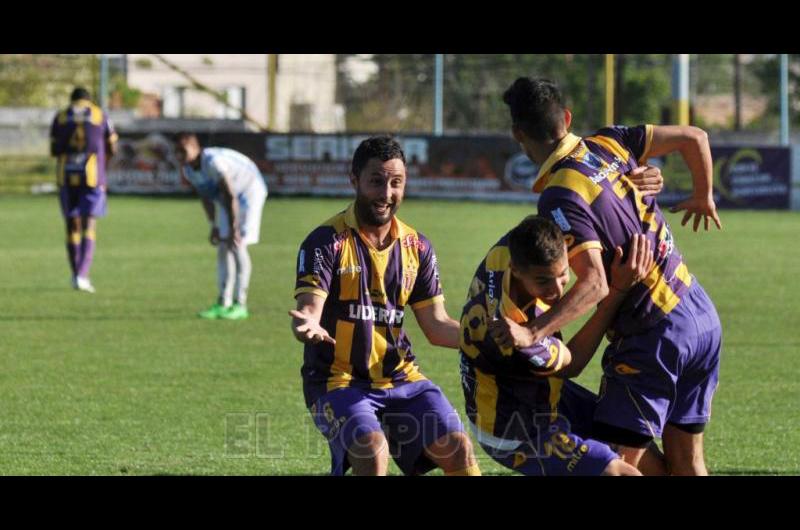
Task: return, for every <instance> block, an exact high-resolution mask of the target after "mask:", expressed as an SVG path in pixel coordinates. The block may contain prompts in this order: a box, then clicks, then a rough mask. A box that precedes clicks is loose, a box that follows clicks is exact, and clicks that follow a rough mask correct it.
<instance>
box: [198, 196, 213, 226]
mask: <svg viewBox="0 0 800 530" xmlns="http://www.w3.org/2000/svg"><path fill="white" fill-rule="evenodd" d="M201 202H202V204H203V210H204V211H205V212H206V218H207V219H208V222H209V223H213V222H214V203H213V202H211V201H210V200H208V199H206V198H205V197H203V200H202V201H201Z"/></svg>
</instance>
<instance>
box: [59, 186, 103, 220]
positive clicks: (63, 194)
mask: <svg viewBox="0 0 800 530" xmlns="http://www.w3.org/2000/svg"><path fill="white" fill-rule="evenodd" d="M59 200H60V201H61V213H62V214H63V215H64V217H103V216H105V214H106V192H105V191H104V190H103V189H101V188H100V187H99V186H98V187H96V188H89V187H87V186H61V187H60V189H59Z"/></svg>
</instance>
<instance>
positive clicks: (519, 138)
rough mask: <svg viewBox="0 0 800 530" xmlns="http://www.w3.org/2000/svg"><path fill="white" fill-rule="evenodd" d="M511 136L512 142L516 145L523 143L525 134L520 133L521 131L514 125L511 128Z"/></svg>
mask: <svg viewBox="0 0 800 530" xmlns="http://www.w3.org/2000/svg"><path fill="white" fill-rule="evenodd" d="M511 134H512V135H513V136H514V140H516V141H517V143H518V144H522V143H525V133H524V132H522V130H521V129H520V128H519V127H517V126H516V125H512V126H511Z"/></svg>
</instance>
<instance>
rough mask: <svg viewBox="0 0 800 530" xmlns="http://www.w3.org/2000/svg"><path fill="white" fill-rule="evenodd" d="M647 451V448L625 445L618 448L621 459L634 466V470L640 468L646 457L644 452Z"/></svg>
mask: <svg viewBox="0 0 800 530" xmlns="http://www.w3.org/2000/svg"><path fill="white" fill-rule="evenodd" d="M646 450H647V449H646V448H645V447H628V446H624V445H619V446H617V453H618V454H619V457H620V459H621V460H622V461H623V462H625V463H626V464H628V465H631V466H633V467H634V468H638V467H639V462H640V461H641V459H642V456H644V452H645V451H646Z"/></svg>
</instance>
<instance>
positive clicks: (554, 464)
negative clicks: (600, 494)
mask: <svg viewBox="0 0 800 530" xmlns="http://www.w3.org/2000/svg"><path fill="white" fill-rule="evenodd" d="M596 400H597V396H595V395H594V393H593V392H591V391H590V390H587V389H586V388H584V387H582V386H580V385H578V384H577V383H574V382H572V381H564V384H563V386H562V387H561V395H560V397H559V400H558V405H557V409H556V415H555V416H552V415H551V414H541V413H540V414H536V413H534V410H535V407H528V406H525V404H524V403H520V404H519V406H518V407H517V412H519V413H520V414H521V416H520V418H524V419H521V420H520V423H524V431H525V433H526V434H527V436H525V439H524V440H522V443H521V444H520V445H519V446H518V447H516V448H514V449H510V448H502V447H500V444H498V445H497V446H493V445H491V444H492V443H493V442H495V440H485V439H483V440H482V437H481V436H480V435H476V436H477V438H478V440H479V444H480V446H481V447H482V448H483V450H484V451H486V453H487V454H488V455H489V456H490V457H492V459H493V460H495V461H496V462H497V463H499V464H500V465H502V466H504V467H507V468H508V469H511V470H513V471H517V472H519V473H522V474H523V475H528V476H597V475H601V474H602V473H603V471H605V469H606V468H607V467H608V464H609V463H611V461H612V460H615V459H617V458H619V455H617V453H615V452H614V451H613V450H612V449H611V448H610V447H609V446H608V445H606V444H605V443H603V442H599V441H597V440H594V439H591V438H589V436H590V435H591V427H592V420H593V417H594V410H595V406H596ZM504 443H507V441H506V442H504Z"/></svg>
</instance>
